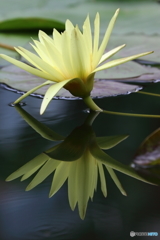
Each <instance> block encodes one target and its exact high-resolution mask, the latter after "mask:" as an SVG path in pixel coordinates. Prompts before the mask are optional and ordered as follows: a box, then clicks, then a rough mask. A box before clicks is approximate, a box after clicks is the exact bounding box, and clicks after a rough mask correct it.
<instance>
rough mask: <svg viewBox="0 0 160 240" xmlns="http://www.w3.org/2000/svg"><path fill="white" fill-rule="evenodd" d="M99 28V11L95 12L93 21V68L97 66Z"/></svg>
mask: <svg viewBox="0 0 160 240" xmlns="http://www.w3.org/2000/svg"><path fill="white" fill-rule="evenodd" d="M99 28H100V17H99V13H97V14H96V18H95V21H94V42H93V62H92V67H93V69H94V68H95V67H96V66H97V62H98V60H99V59H98V58H97V57H98V55H97V52H98V47H99Z"/></svg>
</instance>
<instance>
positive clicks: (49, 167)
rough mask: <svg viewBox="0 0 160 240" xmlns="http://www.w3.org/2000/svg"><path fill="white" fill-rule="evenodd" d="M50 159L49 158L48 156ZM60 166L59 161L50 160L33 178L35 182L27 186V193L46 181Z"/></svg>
mask: <svg viewBox="0 0 160 240" xmlns="http://www.w3.org/2000/svg"><path fill="white" fill-rule="evenodd" d="M47 157H48V156H47ZM59 164H60V162H59V161H56V160H54V159H51V158H50V159H49V160H48V161H47V162H46V163H45V165H44V166H43V167H42V168H41V169H40V170H39V172H38V173H37V175H36V176H35V177H34V178H33V180H32V181H31V182H30V184H29V185H28V186H27V188H26V191H29V190H31V189H32V188H34V187H36V186H37V185H38V184H40V183H41V182H43V181H44V179H46V178H47V177H48V176H49V175H50V174H51V173H52V172H54V170H55V169H56V167H57V166H58V165H59Z"/></svg>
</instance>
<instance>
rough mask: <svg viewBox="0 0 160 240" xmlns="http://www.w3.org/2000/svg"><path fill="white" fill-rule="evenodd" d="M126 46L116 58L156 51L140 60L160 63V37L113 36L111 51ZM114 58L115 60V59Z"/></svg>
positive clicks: (110, 45)
mask: <svg viewBox="0 0 160 240" xmlns="http://www.w3.org/2000/svg"><path fill="white" fill-rule="evenodd" d="M122 44H126V47H125V48H123V49H122V50H121V51H119V52H118V53H117V54H116V55H115V57H116V58H122V57H127V56H129V55H132V54H137V53H140V52H148V51H154V53H152V54H149V55H147V56H144V57H142V58H140V59H145V60H149V61H154V62H159V63H160V36H159V35H152V36H147V35H142V34H136V35H135V34H130V35H125V36H115V35H113V36H112V37H111V39H110V42H109V44H108V49H107V50H111V49H113V48H115V47H117V46H119V45H122ZM115 57H114V58H115Z"/></svg>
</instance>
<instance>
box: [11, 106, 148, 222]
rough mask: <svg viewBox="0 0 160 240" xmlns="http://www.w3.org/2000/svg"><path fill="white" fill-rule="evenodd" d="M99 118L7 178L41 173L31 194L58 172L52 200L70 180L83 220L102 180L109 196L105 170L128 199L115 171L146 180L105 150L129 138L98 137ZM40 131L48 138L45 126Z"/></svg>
mask: <svg viewBox="0 0 160 240" xmlns="http://www.w3.org/2000/svg"><path fill="white" fill-rule="evenodd" d="M21 110H22V111H21ZM18 111H19V112H20V114H21V115H23V118H24V119H26V118H25V111H24V110H23V109H21V108H19V109H18ZM97 114H98V113H95V112H94V113H93V112H92V113H90V114H89V115H88V117H87V119H86V120H85V122H84V124H83V125H81V126H80V127H77V128H75V129H74V130H73V131H72V132H71V134H70V135H69V136H68V137H66V138H65V140H64V141H62V142H61V143H59V144H57V145H56V146H54V147H53V148H51V149H49V150H47V151H46V152H44V153H41V154H40V155H38V156H37V157H35V158H34V159H33V160H31V161H30V162H28V163H26V164H25V165H24V166H22V167H21V168H19V169H18V170H17V171H15V172H14V173H12V174H11V175H10V176H9V177H8V178H7V181H11V180H13V179H16V178H18V177H20V176H22V178H21V181H23V180H25V179H27V178H29V177H30V176H31V175H33V174H34V173H35V172H37V171H38V172H37V174H36V176H35V177H34V178H33V180H32V181H31V182H30V184H29V185H28V186H27V188H26V190H27V191H28V190H31V189H33V188H34V187H36V186H37V185H38V184H40V183H41V182H42V181H43V180H44V179H46V178H47V177H48V176H49V175H50V174H51V173H53V172H54V176H53V181H52V185H51V189H50V193H49V196H50V197H52V196H53V195H54V194H55V193H56V192H57V191H58V190H59V189H60V188H61V186H62V185H63V184H64V183H65V181H66V180H67V181H68V199H69V204H70V207H71V209H72V210H74V209H75V207H76V205H78V210H79V215H80V217H81V218H82V219H84V217H85V213H86V209H87V204H88V201H89V199H93V196H94V192H95V191H96V189H97V182H98V178H99V179H100V183H101V190H102V193H103V195H104V196H105V197H106V196H107V186H106V179H105V172H104V169H107V170H108V173H109V174H110V176H111V178H112V179H113V181H114V182H115V184H116V186H117V187H118V188H119V190H120V191H121V193H122V194H123V195H126V192H125V190H124V189H123V187H122V185H121V183H120V181H119V180H118V178H117V176H116V174H115V172H114V170H113V169H116V170H118V171H120V172H123V173H125V174H127V175H129V176H132V177H135V178H137V179H139V180H142V181H143V180H144V179H143V178H141V177H139V176H138V174H136V173H135V172H134V170H133V169H132V168H130V167H128V166H125V165H123V164H122V163H119V162H117V161H116V160H114V159H113V158H111V157H110V156H109V155H107V154H106V153H105V152H104V151H102V150H101V149H103V150H106V149H110V148H112V147H114V146H116V145H117V144H118V143H120V142H121V141H123V140H124V139H126V138H127V137H128V136H127V135H119V136H107V137H96V136H95V133H94V131H93V129H92V127H91V125H92V123H93V121H94V119H95V117H96V116H97ZM26 116H27V122H28V123H29V124H30V125H32V126H33V127H34V125H33V124H32V122H33V120H34V119H33V117H31V118H30V121H29V114H28V113H26ZM36 121H37V120H36ZM37 131H39V133H40V134H41V135H44V132H45V131H46V129H45V127H44V128H43V124H42V125H41V128H39V129H38V130H37ZM42 132H43V134H42ZM45 136H46V135H45ZM98 176H99V177H98Z"/></svg>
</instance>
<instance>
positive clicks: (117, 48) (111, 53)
mask: <svg viewBox="0 0 160 240" xmlns="http://www.w3.org/2000/svg"><path fill="white" fill-rule="evenodd" d="M125 46H126V44H123V45H121V46H119V47H116V48H114V49H112V50H110V51H109V52H107V53H105V54H104V55H103V56H102V57H101V59H100V61H99V64H101V63H102V62H104V61H106V60H107V59H108V58H110V57H112V56H113V55H114V54H115V53H117V52H118V51H120V50H121V49H122V48H124V47H125Z"/></svg>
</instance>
